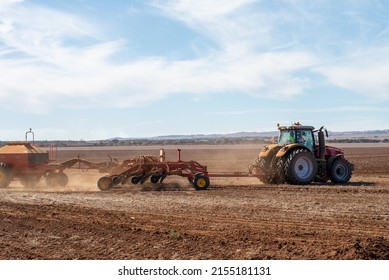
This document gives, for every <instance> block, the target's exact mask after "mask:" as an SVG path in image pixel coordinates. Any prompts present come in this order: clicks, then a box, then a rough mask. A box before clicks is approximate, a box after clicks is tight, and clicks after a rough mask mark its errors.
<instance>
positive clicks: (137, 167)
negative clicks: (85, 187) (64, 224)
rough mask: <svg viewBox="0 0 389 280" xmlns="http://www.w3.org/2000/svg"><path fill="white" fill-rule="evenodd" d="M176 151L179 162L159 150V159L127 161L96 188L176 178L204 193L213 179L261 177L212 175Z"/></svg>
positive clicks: (249, 174) (205, 167) (148, 158)
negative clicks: (183, 159) (185, 181)
mask: <svg viewBox="0 0 389 280" xmlns="http://www.w3.org/2000/svg"><path fill="white" fill-rule="evenodd" d="M177 152H178V160H177V161H165V151H164V150H163V149H161V150H160V158H159V159H158V158H157V157H155V156H148V155H143V156H138V157H136V158H133V159H128V160H125V161H123V163H121V164H120V165H118V166H117V167H115V168H113V169H112V170H111V171H110V172H109V175H106V176H103V177H101V178H100V179H99V180H98V182H97V186H98V188H99V189H100V190H101V191H108V190H110V189H112V188H113V187H114V186H117V185H123V184H128V183H132V184H138V183H139V184H143V183H144V182H146V181H147V180H148V179H149V180H150V182H151V183H153V184H157V183H162V182H163V181H164V180H165V178H166V177H168V176H171V175H177V176H181V177H185V178H187V179H188V181H189V182H190V183H192V184H193V186H194V188H195V189H196V190H205V189H207V188H208V187H209V185H210V180H209V178H210V177H257V178H259V177H260V175H255V174H252V173H250V172H249V173H245V172H231V173H227V172H225V173H209V172H208V171H207V166H204V165H201V164H200V163H198V162H196V161H193V160H192V161H182V160H181V149H178V150H177Z"/></svg>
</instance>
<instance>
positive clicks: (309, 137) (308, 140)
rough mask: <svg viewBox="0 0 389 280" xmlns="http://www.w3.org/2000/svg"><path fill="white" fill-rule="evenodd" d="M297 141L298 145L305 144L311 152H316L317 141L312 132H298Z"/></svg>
mask: <svg viewBox="0 0 389 280" xmlns="http://www.w3.org/2000/svg"><path fill="white" fill-rule="evenodd" d="M296 140H297V143H300V144H303V145H304V146H306V147H307V148H308V149H309V150H311V151H314V148H315V145H314V144H315V141H314V137H313V132H312V130H309V129H307V130H298V131H297V133H296Z"/></svg>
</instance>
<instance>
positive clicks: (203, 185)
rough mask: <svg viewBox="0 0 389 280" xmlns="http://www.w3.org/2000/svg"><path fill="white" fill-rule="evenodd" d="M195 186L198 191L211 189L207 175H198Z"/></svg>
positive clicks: (194, 182)
mask: <svg viewBox="0 0 389 280" xmlns="http://www.w3.org/2000/svg"><path fill="white" fill-rule="evenodd" d="M193 186H194V187H195V189H196V190H198V191H199V190H206V189H207V188H208V187H209V178H208V177H207V176H205V175H196V176H195V177H194V179H193Z"/></svg>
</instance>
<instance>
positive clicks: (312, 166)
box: [97, 123, 353, 191]
mask: <svg viewBox="0 0 389 280" xmlns="http://www.w3.org/2000/svg"><path fill="white" fill-rule="evenodd" d="M278 130H279V138H278V143H277V144H271V145H268V146H265V147H264V148H263V149H262V151H261V152H260V153H259V156H258V158H257V159H256V160H255V161H254V163H253V164H252V165H250V167H249V171H248V172H223V173H210V172H208V170H207V166H204V165H201V164H199V163H198V162H196V161H182V160H181V156H180V155H181V150H180V149H178V160H177V161H175V162H169V161H165V155H164V151H163V149H161V152H160V159H158V158H156V157H153V156H140V157H137V158H135V159H130V160H126V161H124V162H123V163H122V164H121V165H118V166H117V167H116V168H114V169H112V170H111V172H110V174H109V175H106V176H103V177H101V178H100V179H99V180H98V183H97V185H98V187H99V189H100V190H102V191H108V190H110V189H111V188H113V187H114V186H116V185H119V184H126V183H132V184H138V183H141V184H142V183H144V182H145V181H146V180H148V179H150V181H151V182H152V183H154V184H156V183H158V182H160V183H162V182H163V180H164V179H165V178H166V177H167V176H169V175H178V176H181V177H186V178H187V179H188V180H189V182H190V183H192V184H193V186H194V188H195V189H196V190H205V189H207V188H208V187H209V185H210V179H209V178H210V177H256V178H258V179H259V180H260V181H262V182H263V183H267V184H282V183H285V182H287V183H289V184H294V185H305V184H310V183H311V182H313V181H316V182H327V181H328V180H331V181H332V182H333V183H337V184H342V183H347V182H348V181H349V180H350V178H351V175H352V171H353V165H352V164H351V163H350V162H349V161H347V160H346V159H345V158H344V153H343V151H342V150H341V149H339V148H336V147H331V146H326V145H325V138H324V135H326V136H327V137H328V132H327V130H325V129H324V127H321V128H320V129H318V130H315V129H314V127H312V126H303V125H301V124H300V123H295V124H294V125H292V126H279V125H278Z"/></svg>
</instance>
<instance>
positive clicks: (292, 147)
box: [250, 122, 354, 185]
mask: <svg viewBox="0 0 389 280" xmlns="http://www.w3.org/2000/svg"><path fill="white" fill-rule="evenodd" d="M278 130H279V138H278V143H277V144H272V145H268V146H265V147H264V148H263V149H262V151H261V152H260V153H259V156H258V158H257V159H256V160H255V162H254V164H253V165H251V166H250V173H254V174H257V175H258V176H259V178H260V180H261V181H262V182H264V183H274V184H281V183H284V182H287V183H289V184H294V185H306V184H310V183H311V182H312V181H315V182H327V181H329V180H331V182H333V183H337V184H343V183H347V182H348V181H349V180H350V178H351V175H352V172H353V169H354V166H353V165H352V164H351V163H350V162H349V161H348V160H346V159H345V157H344V153H343V150H342V149H340V148H337V147H331V146H327V145H326V144H325V138H324V136H327V137H328V132H327V130H326V129H324V127H321V128H320V129H318V130H315V128H314V127H312V126H303V125H301V124H300V123H299V122H297V123H294V124H293V125H291V126H279V125H278Z"/></svg>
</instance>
